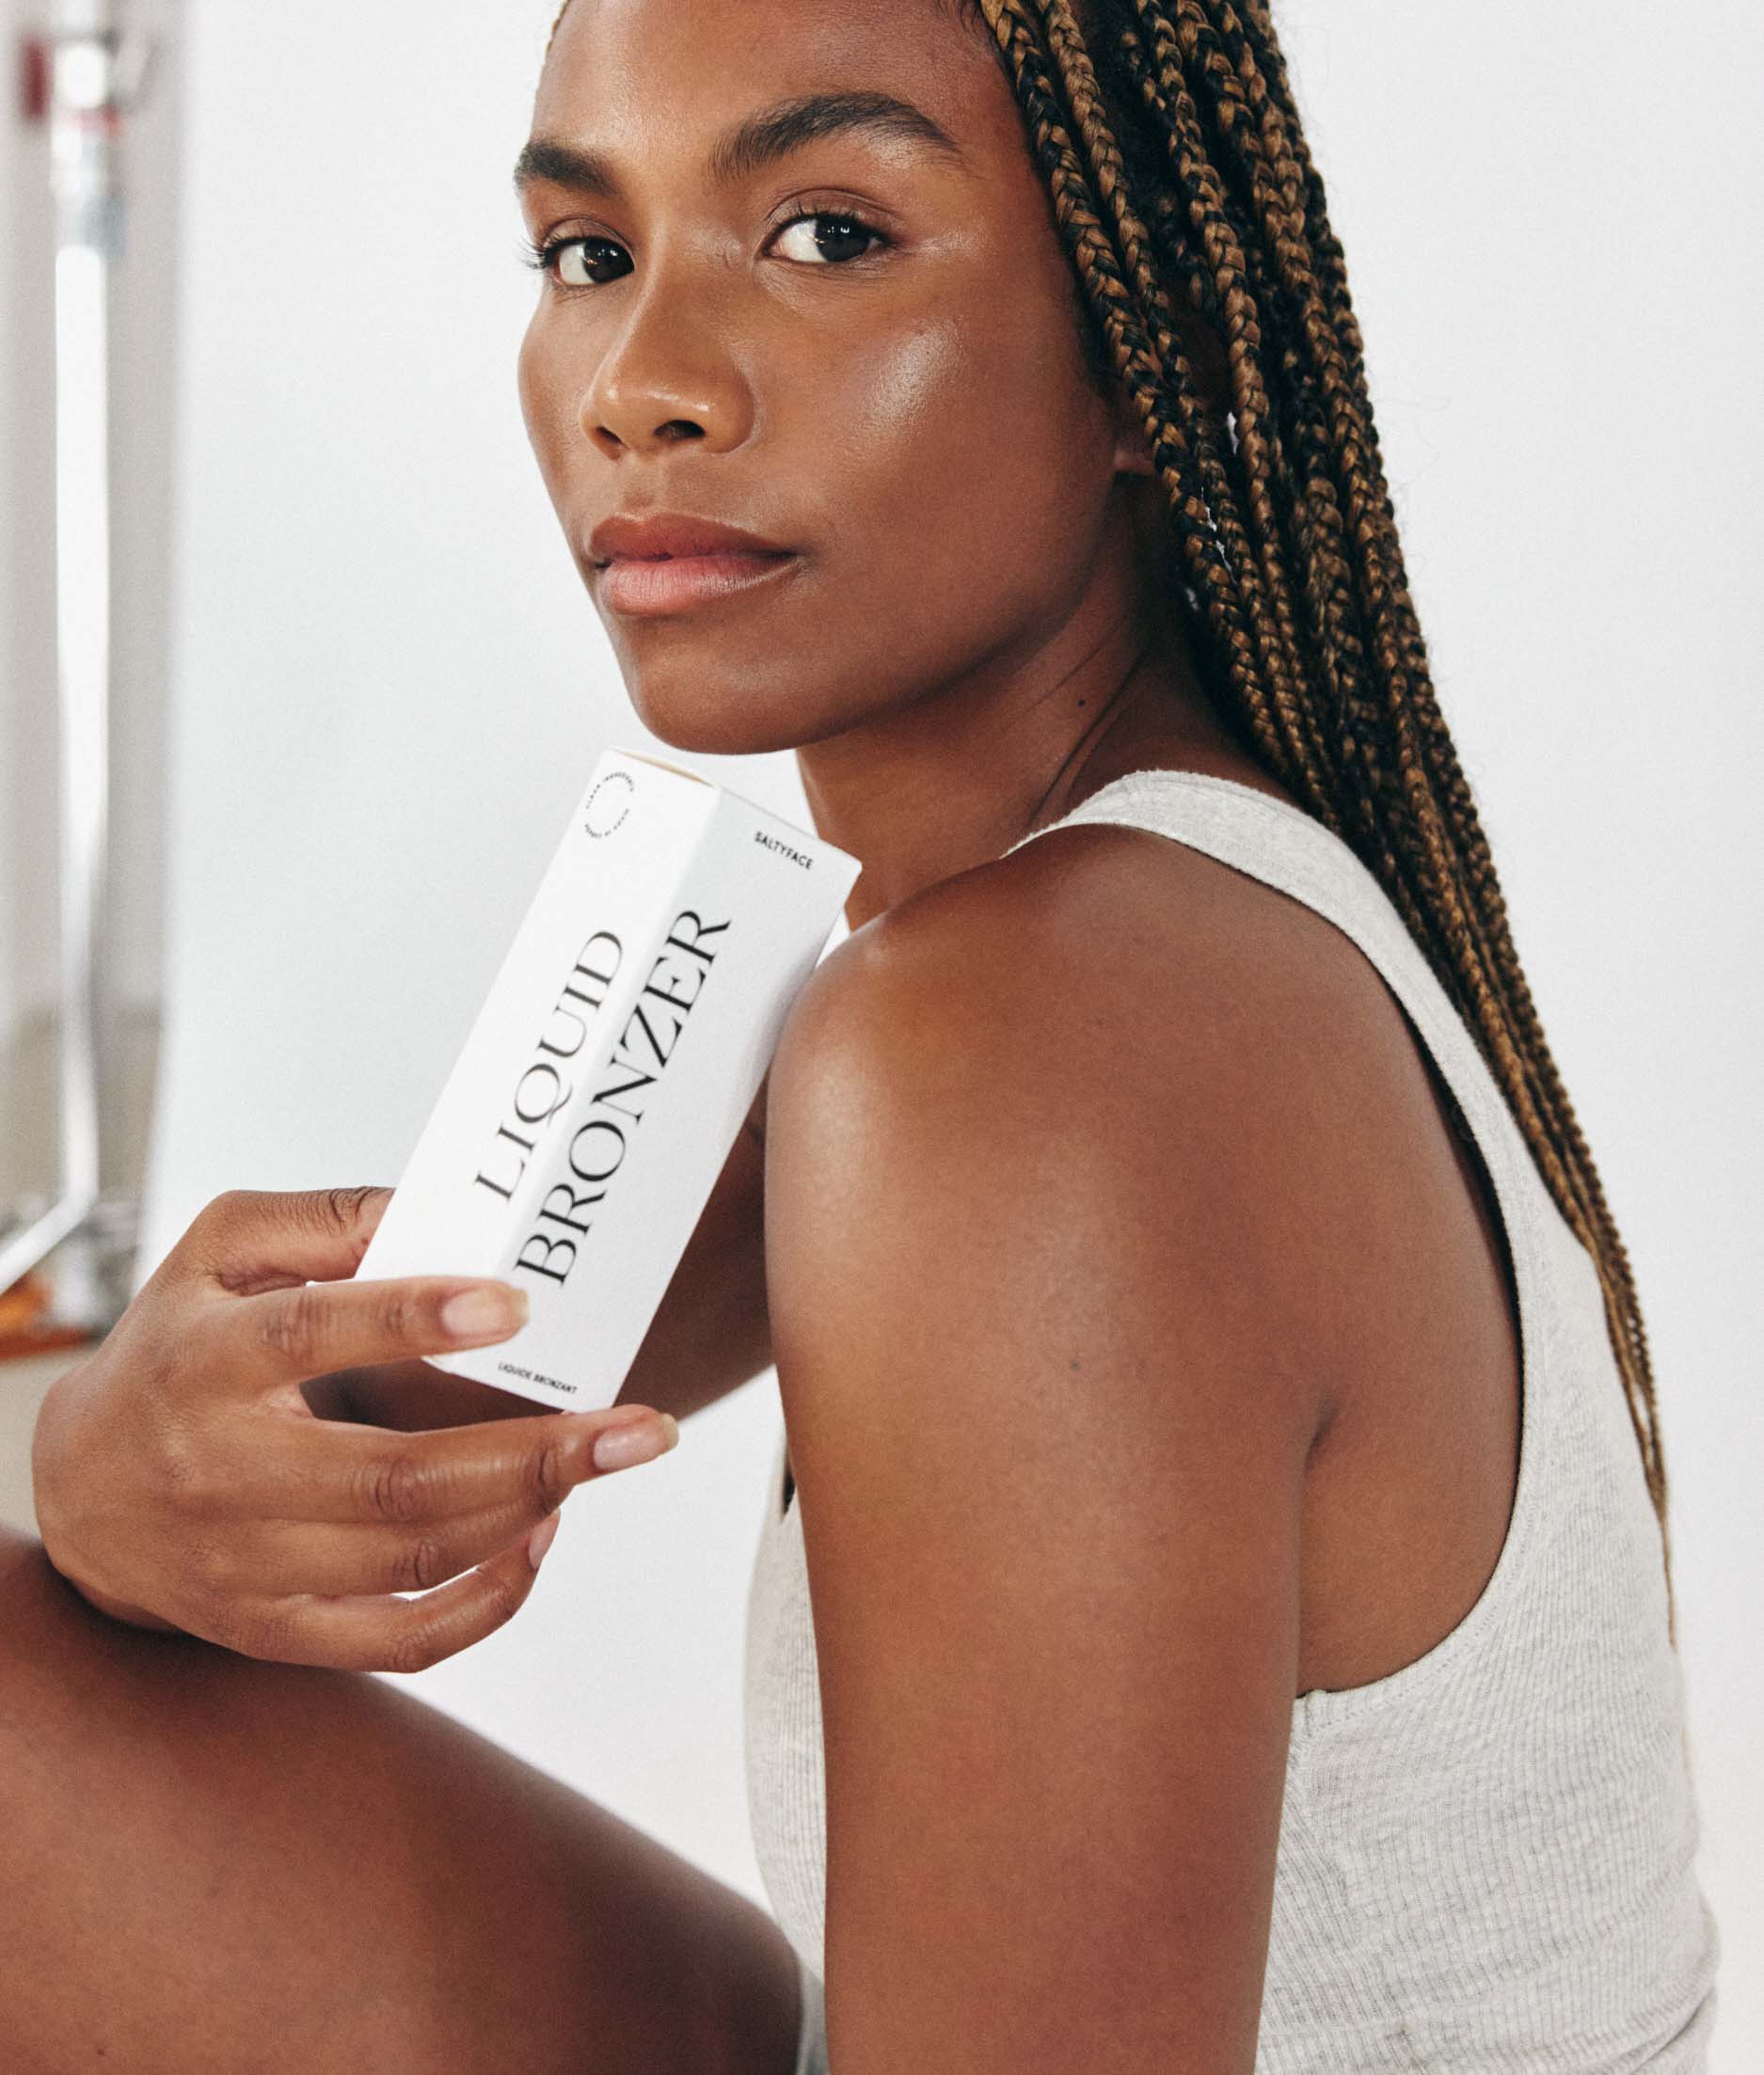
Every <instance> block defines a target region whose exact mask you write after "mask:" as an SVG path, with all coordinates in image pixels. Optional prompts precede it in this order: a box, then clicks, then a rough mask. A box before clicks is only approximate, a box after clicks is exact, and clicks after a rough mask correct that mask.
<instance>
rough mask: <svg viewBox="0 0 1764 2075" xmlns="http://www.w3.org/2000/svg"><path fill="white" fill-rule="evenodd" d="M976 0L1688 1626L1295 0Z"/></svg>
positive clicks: (1225, 629)
mask: <svg viewBox="0 0 1764 2075" xmlns="http://www.w3.org/2000/svg"><path fill="white" fill-rule="evenodd" d="M952 4H953V5H954V6H955V8H957V9H958V11H960V12H961V13H963V14H965V15H967V16H968V17H969V18H970V19H974V18H975V17H976V16H977V17H978V18H979V19H980V22H981V24H983V26H984V28H985V29H986V30H988V31H989V32H990V34H991V36H992V38H993V42H994V43H995V45H996V55H997V56H998V59H999V63H1000V69H1001V70H1002V71H1003V72H1004V75H1005V77H1006V79H1007V80H1008V82H1009V85H1010V87H1011V88H1012V90H1013V91H1014V93H1015V95H1016V97H1017V101H1018V103H1019V105H1020V107H1021V109H1022V112H1023V118H1024V124H1025V132H1026V135H1027V137H1028V141H1029V146H1030V149H1031V151H1032V152H1033V155H1034V159H1035V163H1036V165H1037V166H1038V167H1039V169H1040V171H1041V177H1042V180H1043V182H1045V184H1046V187H1047V190H1048V195H1049V198H1050V200H1051V202H1052V204H1053V211H1054V216H1055V220H1056V223H1057V227H1058V230H1059V233H1060V236H1061V238H1062V239H1063V241H1064V243H1065V246H1066V251H1067V255H1068V258H1069V259H1070V261H1071V262H1072V265H1073V272H1074V276H1075V280H1076V285H1077V288H1078V291H1079V299H1078V305H1077V314H1078V317H1079V320H1080V325H1081V328H1082V333H1083V341H1084V347H1085V354H1086V358H1087V363H1088V365H1089V369H1090V372H1091V373H1092V376H1093V377H1095V378H1098V379H1099V380H1104V379H1109V380H1114V379H1118V380H1119V381H1120V383H1121V385H1122V387H1123V388H1124V391H1125V394H1126V395H1127V397H1128V398H1129V399H1130V401H1131V402H1132V404H1133V406H1134V408H1135V410H1136V412H1137V414H1138V418H1139V421H1140V424H1141V426H1142V427H1143V430H1144V434H1145V438H1146V443H1147V446H1148V449H1149V451H1150V452H1151V454H1152V464H1153V467H1154V468H1155V470H1156V473H1157V477H1158V481H1159V483H1160V484H1161V485H1162V487H1163V490H1164V493H1165V498H1166V500H1167V504H1168V517H1169V522H1170V531H1171V534H1172V536H1173V541H1174V545H1175V546H1176V548H1177V550H1178V555H1179V561H1178V562H1177V563H1175V564H1174V565H1173V573H1174V574H1175V575H1176V577H1177V578H1178V580H1180V581H1181V582H1182V584H1183V589H1184V594H1185V596H1186V602H1187V605H1188V609H1189V613H1188V616H1189V622H1190V625H1191V627H1192V632H1193V637H1194V643H1195V649H1196V654H1197V657H1198V658H1199V660H1200V664H1201V667H1202V669H1203V670H1204V671H1205V673H1206V675H1207V679H1208V683H1209V689H1211V691H1212V693H1213V696H1214V699H1215V701H1216V705H1217V706H1218V708H1219V711H1220V713H1221V715H1222V717H1223V718H1224V719H1225V721H1227V722H1228V724H1230V725H1232V727H1233V729H1234V730H1235V732H1236V733H1237V734H1238V736H1239V737H1240V739H1241V740H1242V741H1243V743H1244V745H1245V747H1246V748H1247V749H1248V751H1249V752H1251V753H1252V754H1254V755H1256V756H1257V757H1258V758H1259V759H1260V760H1261V762H1262V763H1263V766H1264V767H1265V768H1267V769H1268V770H1270V771H1271V772H1273V773H1274V774H1275V775H1276V776H1277V777H1279V779H1280V780H1281V781H1282V783H1284V784H1287V785H1288V786H1290V787H1291V789H1292V790H1293V791H1294V793H1295V795H1296V796H1297V797H1298V798H1300V799H1301V800H1304V801H1305V802H1306V803H1307V805H1308V807H1309V808H1310V810H1311V812H1312V813H1313V814H1314V815H1315V816H1317V818H1318V819H1319V820H1320V821H1322V822H1323V823H1324V825H1325V826H1326V827H1327V828H1329V829H1331V830H1333V831H1334V832H1336V833H1337V834H1339V835H1341V836H1342V837H1343V839H1344V840H1345V841H1346V842H1348V843H1349V844H1350V845H1351V846H1352V847H1353V848H1354V849H1355V851H1356V852H1357V854H1358V855H1359V857H1360V858H1361V860H1362V861H1363V862H1364V863H1365V864H1366V865H1367V867H1368V868H1369V869H1370V870H1371V871H1372V872H1373V873H1374V874H1375V877H1376V878H1377V879H1378V881H1379V883H1380V884H1381V885H1382V886H1383V887H1384V888H1385V890H1386V892H1387V893H1388V894H1389V895H1390V896H1391V901H1392V903H1393V905H1394V906H1395V907H1396V910H1397V911H1398V913H1399V914H1400V915H1401V916H1402V918H1403V922H1404V924H1405V926H1406V928H1407V930H1408V932H1409V935H1410V936H1411V937H1412V939H1413V940H1414V942H1416V944H1417V945H1418V946H1419V947H1420V949H1421V950H1422V953H1423V955H1424V956H1425V957H1426V958H1427V961H1428V963H1429V965H1430V966H1431V968H1432V970H1433V972H1434V973H1435V974H1436V975H1437V976H1438V980H1439V982H1440V984H1441V986H1442V987H1443V988H1444V989H1445V990H1446V992H1447V995H1448V996H1449V998H1450V999H1451V1001H1452V1002H1453V1004H1454V1006H1455V1007H1456V1008H1457V1010H1458V1012H1459V1014H1460V1015H1461V1016H1462V1017H1463V1018H1464V1020H1465V1022H1466V1025H1467V1027H1468V1028H1469V1029H1470V1033H1471V1035H1472V1036H1473V1037H1474V1038H1475V1039H1476V1041H1477V1043H1478V1045H1479V1047H1480V1049H1481V1051H1482V1053H1483V1056H1484V1058H1485V1059H1486V1062H1487V1064H1488V1067H1489V1069H1490V1070H1491V1071H1492V1072H1493V1074H1494V1075H1495V1077H1496V1080H1497V1082H1498V1084H1499V1085H1500V1087H1501V1088H1502V1092H1503V1094H1504V1096H1505V1098H1506V1101H1507V1104H1508V1107H1509V1109H1510V1110H1511V1111H1512V1113H1513V1116H1514V1118H1515V1120H1516V1122H1517V1123H1518V1127H1519V1130H1520V1132H1521V1133H1522V1134H1523V1137H1524V1140H1525V1143H1526V1144H1527V1146H1528V1147H1529V1148H1530V1149H1531V1151H1532V1153H1533V1155H1534V1158H1535V1160H1536V1162H1537V1164H1538V1168H1539V1171H1540V1173H1541V1174H1542V1176H1543V1178H1544V1180H1545V1182H1546V1185H1547V1186H1548V1187H1549V1192H1550V1195H1551V1196H1552V1197H1553V1199H1554V1201H1555V1202H1556V1204H1557V1206H1558V1208H1559V1209H1560V1210H1561V1212H1562V1214H1563V1216H1564V1217H1565V1220H1566V1221H1567V1223H1568V1225H1569V1227H1570V1228H1571V1229H1572V1230H1573V1231H1574V1233H1575V1235H1576V1236H1577V1238H1579V1239H1580V1241H1581V1243H1582V1244H1583V1245H1584V1246H1585V1248H1586V1250H1587V1253H1588V1254H1589V1256H1590V1257H1591V1259H1592V1261H1593V1264H1594V1266H1595V1268H1596V1269H1597V1274H1598V1279H1599V1285H1600V1288H1601V1290H1602V1291H1603V1294H1604V1303H1605V1319H1606V1327H1607V1331H1608V1333H1609V1335H1610V1338H1611V1341H1612V1346H1613V1352H1614V1354H1615V1356H1616V1363H1617V1370H1618V1374H1619V1376H1620V1378H1621V1381H1622V1385H1623V1389H1624V1396H1625V1400H1626V1402H1627V1404H1628V1407H1629V1419H1630V1424H1631V1426H1632V1427H1633V1428H1634V1431H1635V1437H1636V1443H1637V1446H1638V1447H1639V1449H1640V1450H1641V1456H1642V1465H1643V1471H1644V1475H1645V1480H1646V1484H1647V1491H1648V1495H1649V1497H1650V1498H1651V1500H1652V1502H1653V1506H1654V1512H1655V1515H1656V1517H1657V1519H1658V1520H1659V1523H1660V1533H1661V1559H1662V1562H1663V1564H1664V1569H1665V1584H1666V1608H1667V1626H1668V1635H1669V1637H1670V1638H1671V1639H1672V1641H1673V1643H1674V1644H1675V1646H1676V1643H1677V1614H1676V1608H1675V1602H1674V1592H1673V1582H1672V1552H1671V1540H1670V1534H1669V1529H1668V1521H1667V1484H1666V1466H1665V1460H1664V1455H1663V1451H1662V1449H1661V1434H1660V1420H1659V1411H1658V1407H1657V1404H1656V1402H1655V1392H1654V1381H1653V1370H1652V1363H1651V1360H1650V1357H1649V1354H1648V1345H1647V1336H1646V1331H1645V1327H1644V1324H1643V1322H1642V1316H1641V1308H1640V1305H1639V1303H1638V1300H1637V1297H1636V1291H1635V1283H1634V1277H1633V1274H1632V1272H1631V1268H1630V1263H1629V1255H1628V1252H1627V1250H1626V1248H1625V1246H1624V1244H1623V1241H1622V1239H1621V1237H1620V1236H1619V1234H1618V1232H1617V1228H1616V1225H1615V1223H1614V1221H1613V1217H1612V1214H1611V1210H1610V1207H1609V1205H1608V1203H1607V1202H1606V1198H1605V1193H1604V1188H1603V1185H1602V1183H1601V1182H1600V1180H1599V1177H1598V1173H1597V1168H1596V1167H1595V1165H1594V1163H1593V1158H1592V1154H1591V1152H1590V1150H1589V1149H1588V1148H1587V1145H1586V1141H1585V1138H1584V1136H1583V1135H1582V1133H1581V1128H1580V1124H1579V1121H1578V1119H1577V1117H1576V1116H1575V1113H1574V1109H1573V1106H1572V1104H1571V1103H1570V1102H1569V1101H1568V1097H1567V1093H1566V1091H1565V1088H1564V1086H1563V1085H1562V1080H1561V1076H1560V1074H1559V1072H1558V1071H1557V1069H1556V1064H1555V1060H1554V1058H1553V1056H1552V1055H1551V1053H1550V1050H1549V1044H1548V1043H1547V1041H1546V1039H1545V1037H1544V1033H1543V1027H1542V1024H1541V1022H1540V1021H1539V1018H1538V1015H1537V1010H1536V1006H1535V1005H1534V1001H1533V998H1532V993H1531V989H1530V987H1529V985H1528V983H1527V981H1526V978H1525V974H1524V973H1523V971H1522V969H1521V967H1520V965H1519V959H1518V950H1517V948H1516V946H1515V944H1514V942H1513V934H1512V929H1511V927H1510V924H1509V920H1508V916H1507V910H1506V904H1505V901H1504V899H1503V897H1502V891H1501V885H1500V880H1499V878H1498V876H1497V874H1496V871H1495V866H1494V860H1493V857H1492V855H1491V853H1490V850H1489V847H1488V841H1487V837H1486V834H1485V833H1484V831H1483V827H1482V823H1481V819H1480V817H1479V816H1478V815H1477V812H1476V807H1475V803H1474V801H1473V800H1472V798H1471V793H1470V784H1469V781H1468V779H1467V777H1466V775H1465V772H1464V769H1463V767H1462V766H1461V764H1460V763H1459V761H1458V756H1457V751H1456V747H1455V745H1454V742H1453V740H1452V737H1451V734H1450V732H1449V730H1448V729H1447V727H1446V724H1445V720H1444V717H1443V716H1442V715H1441V713H1440V711H1439V706H1438V699H1437V697H1436V695H1435V691H1434V686H1433V679H1432V673H1431V671H1430V669H1429V665H1428V660H1427V651H1426V644H1425V642H1424V641H1423V640H1422V631H1421V625H1420V621H1419V619H1418V617H1417V614H1416V611H1415V605H1414V599H1413V596H1412V594H1411V593H1410V591H1409V586H1408V578H1407V574H1406V569H1405V566H1404V561H1403V552H1402V546H1401V542H1400V540H1399V537H1398V532H1397V523H1396V511H1395V507H1394V504H1393V503H1392V500H1391V493H1390V489H1389V485H1388V483H1387V481H1386V478H1385V473H1384V462H1383V455H1382V452H1381V451H1380V448H1379V442H1378V433H1377V426H1376V424H1375V420H1374V417H1373V410H1372V403H1371V396H1370V392H1369V389H1368V386H1367V381H1366V362H1365V344H1364V341H1363V340H1362V338H1361V336H1360V331H1359V323H1358V321H1357V320H1356V318H1355V315H1354V310H1353V305H1352V302H1351V299H1350V297H1349V293H1348V286H1347V267H1346V261H1345V258H1344V255H1343V249H1342V246H1341V244H1340V242H1339V240H1338V239H1337V238H1336V236H1335V233H1334V231H1333V230H1331V228H1330V225H1329V219H1328V213H1327V206H1326V198H1325V192H1324V185H1323V181H1322V178H1321V176H1320V175H1319V173H1318V172H1317V169H1316V167H1315V166H1314V164H1313V163H1312V160H1311V152H1310V150H1309V147H1308V146H1307V144H1306V141H1305V136H1304V132H1303V128H1302V125H1301V123H1300V121H1299V118H1298V112H1297V105H1296V103H1295V98H1294V94H1293V90H1292V84H1291V81H1290V79H1289V77H1288V74H1287V70H1286V63H1285V59H1284V57H1283V56H1282V55H1281V53H1280V49H1279V41H1278V40H1277V37H1276V34H1275V29H1274V23H1273V18H1272V15H1271V13H1270V10H1269V6H1268V0H1235V4H1233V0H952ZM567 7H568V0H564V6H563V7H561V8H560V9H559V12H558V17H557V21H554V22H553V24H552V29H551V35H552V38H555V36H556V33H557V22H561V21H562V19H563V16H564V12H566V11H567ZM549 48H550V41H549V40H548V43H547V50H548V51H549ZM1179 303H1180V304H1183V305H1185V306H1186V308H1187V309H1188V310H1189V311H1191V312H1192V313H1194V314H1196V315H1198V316H1200V318H1201V319H1202V320H1204V321H1205V322H1206V323H1207V324H1209V325H1211V326H1212V327H1213V329H1214V330H1215V331H1216V333H1217V334H1218V335H1219V336H1220V337H1221V338H1222V339H1223V341H1225V345H1226V350H1227V356H1228V360H1229V365H1230V371H1231V388H1232V433H1233V434H1234V436H1232V437H1221V436H1220V434H1219V432H1218V430H1217V429H1216V426H1215V425H1214V424H1213V422H1212V421H1211V420H1210V417H1209V414H1208V413H1207V412H1206V410H1205V409H1204V408H1203V407H1202V405H1201V404H1200V400H1199V398H1198V397H1197V395H1196V392H1195V388H1194V383H1193V376H1192V371H1191V370H1190V368H1189V365H1188V362H1187V360H1186V358H1185V356H1184V352H1183V349H1182V345H1181V341H1180V339H1179V337H1178V334H1177V330H1176V318H1175V311H1176V307H1177V305H1178V304H1179ZM1454 1109H1455V1105H1454ZM1454 1121H1456V1122H1457V1126H1458V1129H1459V1130H1460V1132H1463V1131H1464V1126H1463V1123H1462V1120H1461V1118H1454ZM1465 1135H1466V1136H1468V1135H1469V1134H1468V1133H1465Z"/></svg>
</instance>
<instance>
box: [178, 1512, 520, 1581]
mask: <svg viewBox="0 0 1764 2075" xmlns="http://www.w3.org/2000/svg"><path fill="white" fill-rule="evenodd" d="M555 1510H556V1509H555V1508H552V1507H548V1506H547V1505H545V1504H544V1503H543V1501H542V1500H540V1499H537V1498H532V1497H521V1498H517V1499H513V1500H510V1501H507V1502H505V1503H499V1504H497V1505H495V1506H490V1507H486V1508H485V1510H484V1511H483V1512H482V1513H460V1514H457V1515H454V1516H453V1517H452V1518H449V1519H444V1520H437V1521H433V1522H429V1523H424V1524H419V1525H414V1526H411V1527H402V1526H401V1527H393V1526H389V1525H383V1526H375V1527H364V1526H360V1525H358V1524H357V1523H356V1522H353V1521H325V1522H321V1523H318V1524H316V1525H315V1524H314V1523H313V1522H311V1521H306V1520H261V1521H254V1522H252V1523H250V1524H248V1525H247V1526H246V1527H245V1528H243V1529H236V1530H235V1531H233V1532H232V1533H230V1535H228V1536H227V1537H226V1538H225V1540H224V1542H220V1541H217V1542H216V1543H215V1544H214V1545H213V1547H212V1548H211V1549H203V1548H198V1549H197V1550H196V1551H195V1552H193V1554H192V1557H191V1568H192V1570H193V1572H194V1575H195V1576H197V1578H198V1579H199V1582H200V1583H201V1584H202V1585H203V1586H204V1587H205V1588H206V1589H207V1590H208V1591H209V1592H213V1593H215V1595H216V1596H217V1597H218V1598H220V1599H223V1600H231V1601H239V1600H250V1599H263V1598H275V1597H282V1596H285V1595H289V1594H299V1593H314V1592H317V1593H326V1594H333V1595H334V1594H340V1593H342V1594H363V1593H384V1592H433V1591H434V1590H435V1588H436V1587H437V1585H444V1584H446V1582H447V1581H448V1579H449V1578H453V1577H457V1576H459V1575H460V1573H461V1572H462V1571H469V1570H470V1569H471V1568H472V1567H473V1566H474V1565H476V1564H480V1563H484V1562H486V1561H487V1560H489V1559H490V1558H491V1557H493V1556H495V1555H496V1554H497V1552H498V1551H499V1550H501V1549H506V1548H507V1547H508V1545H509V1544H510V1543H511V1542H513V1541H514V1540H515V1538H516V1536H517V1535H522V1534H526V1533H528V1532H529V1531H530V1530H531V1529H534V1528H536V1527H537V1526H538V1525H539V1523H540V1521H542V1520H544V1519H547V1518H548V1516H549V1515H550V1513H552V1512H554V1511H555Z"/></svg>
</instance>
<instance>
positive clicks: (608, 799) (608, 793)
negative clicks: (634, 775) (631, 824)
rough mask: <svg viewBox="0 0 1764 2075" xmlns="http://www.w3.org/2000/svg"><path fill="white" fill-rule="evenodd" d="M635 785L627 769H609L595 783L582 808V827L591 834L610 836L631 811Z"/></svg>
mask: <svg viewBox="0 0 1764 2075" xmlns="http://www.w3.org/2000/svg"><path fill="white" fill-rule="evenodd" d="M636 790H637V787H636V785H635V784H633V782H632V779H631V774H630V773H629V771H609V772H608V773H607V774H606V776H605V777H604V778H602V779H599V780H597V781H596V784H595V786H594V788H593V790H592V791H591V792H590V793H589V795H588V800H587V804H586V805H585V806H584V807H583V809H582V827H583V829H584V830H585V831H586V832H587V833H588V834H589V835H591V836H610V835H611V834H612V832H613V830H615V829H616V828H617V827H618V826H619V825H620V823H621V822H623V820H624V819H625V816H627V815H628V814H629V813H630V811H631V796H632V795H633V794H634V793H635V792H636Z"/></svg>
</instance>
